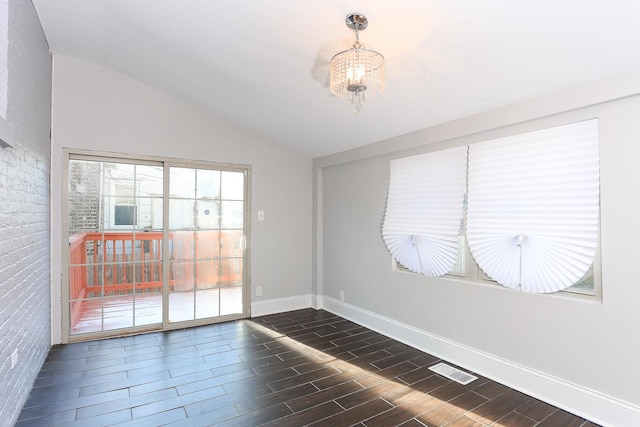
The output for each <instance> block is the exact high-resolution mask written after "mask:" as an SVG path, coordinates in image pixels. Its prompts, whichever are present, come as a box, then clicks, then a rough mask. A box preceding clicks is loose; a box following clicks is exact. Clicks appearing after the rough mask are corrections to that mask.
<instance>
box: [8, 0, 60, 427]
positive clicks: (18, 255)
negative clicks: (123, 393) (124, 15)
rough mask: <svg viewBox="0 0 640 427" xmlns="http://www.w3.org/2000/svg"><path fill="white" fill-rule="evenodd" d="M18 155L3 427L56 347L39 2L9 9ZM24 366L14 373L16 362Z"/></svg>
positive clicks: (12, 154)
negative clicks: (53, 345) (53, 340)
mask: <svg viewBox="0 0 640 427" xmlns="http://www.w3.org/2000/svg"><path fill="white" fill-rule="evenodd" d="M8 7H9V15H8V16H9V20H10V24H9V30H8V31H9V33H10V34H9V36H10V37H9V40H10V44H11V46H10V49H9V52H10V53H9V55H8V57H7V62H8V65H7V64H5V63H3V62H2V61H0V67H8V68H9V70H10V72H11V75H12V76H13V78H12V79H10V81H9V90H8V93H9V99H8V102H7V112H6V121H7V122H8V123H9V124H10V125H11V126H12V128H13V131H14V134H15V143H14V144H13V145H14V147H13V148H0V427H5V426H12V425H13V424H14V423H15V421H16V420H17V418H18V416H19V415H20V411H21V410H22V406H23V405H24V403H25V402H26V400H27V397H28V395H29V392H30V390H31V388H32V387H33V382H34V380H35V378H36V376H37V374H38V372H39V370H40V368H41V366H42V363H43V362H44V359H45V358H46V356H47V354H48V352H49V348H50V346H51V336H50V335H51V332H50V331H51V317H50V301H51V284H50V277H49V274H50V273H49V272H50V263H49V258H50V249H49V248H50V212H49V206H50V196H49V194H50V188H49V179H50V164H51V155H50V149H49V147H50V144H51V142H50V138H49V133H50V130H51V112H50V105H51V56H50V54H49V47H48V45H47V43H46V40H45V39H44V34H43V32H42V28H41V27H40V24H39V21H38V18H37V15H36V13H35V10H34V8H33V4H32V3H31V2H23V1H14V2H11V1H10V2H9V6H8ZM16 348H17V349H18V353H19V358H18V364H17V366H16V367H15V368H14V369H11V354H12V353H13V351H14V349H16Z"/></svg>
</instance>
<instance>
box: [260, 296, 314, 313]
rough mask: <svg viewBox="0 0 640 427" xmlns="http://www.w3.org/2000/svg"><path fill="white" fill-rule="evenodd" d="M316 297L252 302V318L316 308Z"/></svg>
mask: <svg viewBox="0 0 640 427" xmlns="http://www.w3.org/2000/svg"><path fill="white" fill-rule="evenodd" d="M313 299H314V297H313V296H312V295H311V294H308V295H295V296H292V297H287V298H275V299H268V300H264V301H253V302H251V317H257V316H266V315H268V314H276V313H284V312H287V311H293V310H300V309H303V308H310V307H314V308H315V307H316V305H315V304H314V303H313Z"/></svg>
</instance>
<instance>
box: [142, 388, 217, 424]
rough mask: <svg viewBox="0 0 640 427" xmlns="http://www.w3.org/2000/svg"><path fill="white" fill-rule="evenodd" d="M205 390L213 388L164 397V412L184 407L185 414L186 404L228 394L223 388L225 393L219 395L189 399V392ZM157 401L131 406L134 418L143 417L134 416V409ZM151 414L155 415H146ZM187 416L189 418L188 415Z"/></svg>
mask: <svg viewBox="0 0 640 427" xmlns="http://www.w3.org/2000/svg"><path fill="white" fill-rule="evenodd" d="M213 388H220V389H222V387H213ZM204 391H211V389H206V390H198V391H196V392H193V393H188V394H184V395H180V394H178V395H177V396H175V397H170V398H168V399H163V400H162V405H163V406H162V412H165V411H169V410H173V409H177V408H182V409H183V410H184V411H185V414H186V413H187V411H186V409H185V406H186V405H191V404H198V403H201V402H204V401H206V400H209V399H212V398H216V397H221V396H225V395H226V394H227V393H226V392H224V390H223V393H221V394H217V395H215V396H201V397H198V398H197V400H189V399H188V397H193V396H189V394H195V393H200V392H204ZM172 401H173V403H171V402H172ZM157 403H158V402H156V401H154V402H149V403H147V404H144V405H136V406H133V407H131V411H132V412H131V416H132V420H136V419H140V418H143V417H133V410H134V409H136V408H142V407H144V406H149V405H155V404H157ZM165 405H174V406H170V407H168V406H165ZM150 415H153V413H152V414H148V415H145V416H150ZM187 418H188V415H187Z"/></svg>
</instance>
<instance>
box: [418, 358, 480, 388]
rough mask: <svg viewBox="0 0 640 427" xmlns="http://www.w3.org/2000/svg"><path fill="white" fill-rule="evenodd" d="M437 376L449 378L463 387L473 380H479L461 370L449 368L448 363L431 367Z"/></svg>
mask: <svg viewBox="0 0 640 427" xmlns="http://www.w3.org/2000/svg"><path fill="white" fill-rule="evenodd" d="M429 369H431V370H432V371H433V372H435V373H436V374H440V375H442V376H443V377H446V378H449V379H450V380H453V381H455V382H457V383H460V384H462V385H467V384H469V383H470V382H471V381H473V380H477V379H478V377H474V376H473V375H471V374H468V373H466V372H464V371H461V370H460V369H457V368H454V367H453V366H449V365H447V364H446V363H436V364H435V365H433V366H429Z"/></svg>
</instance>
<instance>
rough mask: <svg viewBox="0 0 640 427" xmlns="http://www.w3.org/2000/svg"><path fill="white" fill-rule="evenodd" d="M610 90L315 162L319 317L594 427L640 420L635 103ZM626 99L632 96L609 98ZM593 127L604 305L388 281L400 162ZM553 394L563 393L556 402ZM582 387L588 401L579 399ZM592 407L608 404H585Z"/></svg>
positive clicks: (426, 281) (456, 284) (634, 89)
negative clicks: (593, 121)
mask: <svg viewBox="0 0 640 427" xmlns="http://www.w3.org/2000/svg"><path fill="white" fill-rule="evenodd" d="M627 81H628V82H629V83H630V84H629V85H628V87H627V91H626V92H628V93H639V91H638V81H639V80H638V79H637V76H635V77H634V78H632V79H628V80H627ZM619 83H620V82H618V83H611V85H610V87H614V86H616V84H619ZM605 86H606V85H594V86H593V87H592V88H591V87H585V88H582V89H580V90H576V91H570V92H569V93H565V94H556V95H550V96H548V97H545V98H542V99H539V100H534V101H531V102H529V103H523V104H520V105H515V106H511V107H507V108H503V109H501V110H499V111H494V112H490V113H486V114H483V115H480V116H474V117H470V118H467V119H463V120H459V121H457V122H455V123H448V124H445V125H441V126H438V127H435V128H432V129H425V130H423V131H420V132H415V133H412V134H408V135H404V136H401V137H398V138H393V139H391V140H388V141H384V142H382V143H379V144H374V145H371V146H368V147H363V148H361V149H358V150H353V151H350V152H346V153H342V154H339V155H334V156H329V157H326V158H319V159H315V160H314V162H315V166H316V167H317V168H318V169H319V170H320V171H321V180H320V185H319V187H320V189H319V190H318V193H317V195H316V196H317V198H318V203H319V204H320V205H321V210H320V213H319V214H318V218H317V219H316V223H317V224H316V227H317V233H318V237H317V239H318V240H319V241H320V242H322V246H321V247H320V249H319V250H318V253H317V254H316V256H317V259H318V265H319V272H318V277H317V278H316V282H317V286H318V289H319V290H320V292H321V293H322V294H323V295H324V306H325V307H327V308H328V309H330V310H331V311H334V312H337V313H339V314H343V315H345V316H346V317H350V318H352V319H354V320H356V321H361V322H362V321H363V320H364V321H366V322H369V325H370V326H373V327H374V328H376V327H377V328H378V329H381V330H383V331H384V332H389V331H394V333H395V334H396V336H397V337H400V338H403V337H404V338H406V339H404V341H409V343H410V344H414V345H416V346H418V347H421V348H423V349H425V350H427V351H431V352H433V353H434V354H437V355H440V356H442V357H447V358H448V359H449V360H450V361H451V362H453V363H457V364H460V365H462V366H466V367H467V368H469V369H473V370H476V371H477V372H480V373H482V374H485V375H488V376H492V377H494V378H495V379H497V380H500V381H502V382H505V383H507V384H509V385H512V386H513V387H515V388H518V389H520V390H523V391H525V392H528V393H530V394H533V395H537V396H539V397H541V398H542V399H545V400H551V401H552V402H553V403H555V404H557V405H560V406H562V407H564V408H567V409H569V410H571V411H574V412H578V413H581V414H584V415H589V416H591V417H593V418H595V419H596V420H598V419H599V420H602V421H603V422H604V421H608V423H609V424H615V423H613V422H612V421H611V420H612V419H617V420H625V419H626V420H627V421H628V417H629V416H634V417H636V418H634V419H636V420H637V419H640V387H638V381H640V371H638V370H637V369H635V366H636V364H637V360H640V340H639V339H637V337H638V331H637V330H638V325H640V310H639V309H638V302H639V301H640V287H639V286H638V285H637V279H636V276H637V272H635V268H634V266H635V265H637V262H638V260H637V257H638V255H640V252H639V251H638V250H637V243H636V242H637V241H638V239H639V238H640V231H639V230H640V227H638V226H637V212H638V208H639V207H640V192H639V191H638V189H637V183H638V182H640V170H639V168H638V167H637V159H638V158H640V144H639V143H638V141H639V140H640V120H638V118H639V117H640V96H638V95H636V96H631V97H626V98H621V99H617V100H612V101H610V102H604V103H601V101H602V99H603V98H606V97H607V96H608V95H607V90H606V89H605V90H604V91H601V89H602V88H603V87H605ZM617 95H626V93H625V91H622V92H615V91H612V92H611V94H610V96H612V97H617ZM592 104H595V105H592ZM583 105H589V106H586V107H583V108H581V106H583ZM565 110H566V112H563V111H565ZM593 117H598V118H599V120H600V134H601V136H600V140H601V244H600V248H601V255H602V283H603V284H602V288H603V296H602V298H601V299H597V298H596V299H581V298H567V297H565V296H561V295H531V294H525V293H519V292H516V291H513V290H509V289H507V288H504V287H501V286H494V285H480V284H473V283H469V282H465V281H463V280H454V279H444V278H428V277H425V276H420V275H415V274H409V273H404V272H399V271H392V268H391V257H390V255H389V253H388V252H387V250H386V247H385V246H384V243H383V241H382V238H381V234H380V225H381V223H382V219H383V215H384V206H385V199H386V193H387V185H388V176H389V161H390V160H391V159H393V158H398V157H404V156H407V155H412V154H417V153H422V152H426V151H431V150H435V149H441V148H444V147H451V146H457V145H463V144H467V143H473V142H479V141H483V140H488V139H492V138H496V137H500V136H506V135H511V134H516V133H521V132H526V131H530V130H533V129H539V128H545V127H550V126H555V125H558V124H562V123H571V122H574V121H578V120H584V119H589V118H593ZM576 155H579V153H576ZM341 291H342V292H344V296H345V301H344V302H341V301H340V300H339V298H340V292H341ZM412 340H413V341H412ZM514 372H517V373H522V374H523V378H524V377H526V378H525V379H518V378H516V377H515V375H512V374H513V373H514ZM525 374H526V375H525ZM541 379H544V381H539V380H541ZM542 382H546V383H547V384H546V385H541V383H542ZM554 382H555V383H556V384H555V385H554V384H551V383H554ZM558 384H561V385H562V390H564V391H561V392H559V393H556V392H555V391H554V390H555V389H554V387H556V386H557V385H558ZM547 386H548V387H547ZM572 389H573V390H572ZM577 390H578V391H579V394H580V396H579V398H576V396H574V395H573V394H572V393H573V392H574V391H577ZM585 396H588V397H585ZM595 396H597V398H594V400H596V401H598V402H607V403H606V404H603V407H597V406H596V405H590V404H589V403H588V401H589V399H590V398H591V397H595ZM582 397H585V398H584V399H583V401H580V399H581V398H582ZM608 404H611V407H615V408H614V409H616V410H617V409H620V414H622V415H620V414H618V415H615V416H619V417H620V418H615V416H612V415H611V414H608V413H605V412H607V411H608V409H603V408H604V407H605V406H606V405H608ZM627 410H629V411H630V412H625V411H627ZM629 414H633V415H629ZM608 417H609V418H608ZM615 425H631V424H615Z"/></svg>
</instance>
